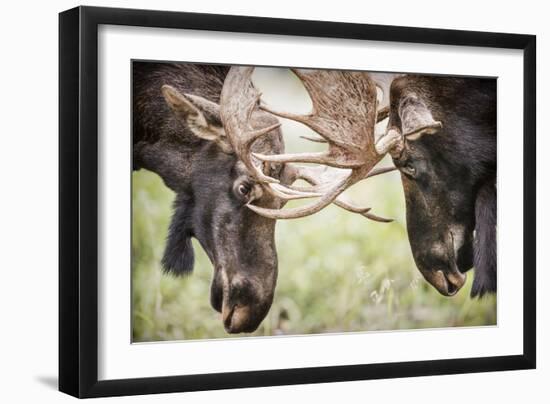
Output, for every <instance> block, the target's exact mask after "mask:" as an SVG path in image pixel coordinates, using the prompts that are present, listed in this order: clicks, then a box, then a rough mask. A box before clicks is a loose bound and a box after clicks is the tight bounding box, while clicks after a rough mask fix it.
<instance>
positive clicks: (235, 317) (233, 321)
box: [222, 303, 259, 334]
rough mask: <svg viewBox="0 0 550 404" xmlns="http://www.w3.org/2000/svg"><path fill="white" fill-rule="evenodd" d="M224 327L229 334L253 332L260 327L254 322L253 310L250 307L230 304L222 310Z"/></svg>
mask: <svg viewBox="0 0 550 404" xmlns="http://www.w3.org/2000/svg"><path fill="white" fill-rule="evenodd" d="M222 318H223V326H224V328H225V330H226V331H227V332H228V333H231V334H237V333H240V332H253V331H254V330H256V328H257V327H258V325H259V322H258V324H255V323H254V321H251V320H252V316H251V310H250V307H248V306H240V305H233V306H232V307H231V306H230V305H228V304H225V303H224V305H223V308H222Z"/></svg>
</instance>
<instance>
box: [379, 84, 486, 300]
mask: <svg viewBox="0 0 550 404" xmlns="http://www.w3.org/2000/svg"><path fill="white" fill-rule="evenodd" d="M387 128H388V129H387V133H386V134H385V136H386V137H388V138H393V139H399V141H398V142H397V143H396V144H394V146H393V148H392V150H391V151H390V154H391V156H392V158H393V162H394V164H395V166H396V167H397V168H398V169H399V171H400V172H401V180H402V184H403V190H404V193H405V202H406V213H407V231H408V236H409V242H410V245H411V249H412V253H413V256H414V260H415V262H416V265H417V267H418V268H419V270H420V272H421V273H422V275H423V276H424V278H425V279H426V280H427V281H428V282H429V283H431V284H432V285H433V286H434V287H435V288H436V289H437V290H438V291H439V292H440V293H441V294H443V295H445V296H452V295H454V294H456V293H457V292H458V290H459V289H460V288H461V287H462V286H463V285H464V283H465V280H466V272H467V271H469V270H470V269H471V268H472V267H473V268H474V269H475V274H474V281H473V284H472V290H471V296H472V297H476V296H479V297H481V296H483V295H484V294H486V293H493V292H496V288H497V268H496V209H497V198H496V80H494V79H477V78H466V79H462V78H448V77H434V76H432V77H428V76H419V75H405V76H402V77H399V78H396V79H395V80H393V81H392V83H391V88H390V105H389V122H388V126H387Z"/></svg>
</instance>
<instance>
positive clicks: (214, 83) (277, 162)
mask: <svg viewBox="0 0 550 404" xmlns="http://www.w3.org/2000/svg"><path fill="white" fill-rule="evenodd" d="M253 70H254V68H253V67H237V66H234V67H231V68H230V67H228V66H212V65H199V64H172V63H150V62H134V63H133V169H134V170H138V169H140V168H144V169H147V170H150V171H153V172H155V173H157V174H158V175H159V176H160V177H161V178H162V179H163V181H164V183H165V184H166V186H168V187H169V188H170V189H172V190H173V191H174V192H175V194H176V197H175V201H174V207H173V209H174V212H173V217H172V220H171V224H170V227H169V234H168V237H167V242H166V247H165V251H164V256H163V259H162V265H163V267H164V269H165V271H167V272H171V273H173V274H176V275H182V274H187V273H189V272H191V270H192V268H193V262H194V253H193V247H192V244H191V238H192V237H194V238H196V239H197V240H198V241H199V243H200V244H201V246H202V247H203V249H204V250H205V252H206V254H207V255H208V257H209V259H210V261H211V262H212V264H213V267H214V274H213V280H212V284H211V293H210V302H211V305H212V307H213V308H214V309H215V310H217V311H218V312H221V313H222V317H223V324H224V327H225V329H226V331H227V332H229V333H239V332H252V331H254V330H255V329H256V328H257V327H258V325H259V324H260V323H261V321H262V320H263V318H264V317H265V316H266V314H267V312H268V311H269V308H270V306H271V304H272V301H273V296H274V289H275V285H276V281H277V252H276V248H275V242H274V230H275V223H276V220H277V219H290V218H298V217H304V216H307V215H310V214H313V213H315V212H317V211H319V210H321V209H323V208H324V207H325V206H327V205H329V204H331V203H335V204H337V205H338V206H340V207H342V208H343V209H347V210H349V211H351V212H354V213H359V214H361V215H362V216H364V217H366V218H369V219H373V220H378V221H385V220H384V219H383V218H380V217H378V216H375V215H373V214H372V213H370V212H369V209H368V208H362V207H356V206H353V205H351V204H349V203H348V202H346V201H344V200H342V199H341V198H340V197H339V195H340V194H341V193H342V192H343V191H344V190H345V189H347V188H348V187H349V186H351V185H353V184H354V183H356V182H357V181H360V180H362V179H364V178H367V177H369V176H372V175H376V174H379V173H383V172H386V171H388V170H387V169H379V170H376V169H373V167H374V166H375V165H376V164H377V163H378V162H379V161H380V160H381V159H382V157H383V156H384V155H385V154H386V153H387V151H388V150H389V149H390V147H391V146H392V145H391V144H389V143H388V145H387V146H384V147H381V146H380V145H378V146H377V147H375V137H374V126H375V122H376V119H377V118H376V115H377V111H376V86H375V83H374V82H373V80H372V79H371V78H370V76H369V74H368V73H364V72H338V71H319V70H294V71H295V73H296V74H297V76H298V77H299V78H300V79H301V80H302V82H303V83H304V86H305V87H306V89H307V90H308V92H309V94H310V96H311V99H312V102H313V111H312V112H311V113H310V114H308V115H304V116H296V115H292V114H287V113H280V112H279V113H278V112H275V111H272V110H270V109H269V108H268V107H267V106H265V105H262V104H261V103H260V94H259V93H258V91H257V90H256V88H255V87H254V86H253V85H252V82H251V75H252V73H253ZM328 84H330V85H328ZM274 115H279V116H284V117H287V118H290V119H294V120H297V121H299V122H302V123H304V124H306V125H308V126H310V127H311V128H312V129H314V130H315V131H316V132H317V133H318V134H319V135H320V136H321V139H322V140H323V141H325V142H327V143H328V145H329V148H328V151H327V152H323V153H301V154H285V153H284V141H283V138H282V134H281V131H280V129H279V125H280V123H279V122H278V120H277V118H275V117H274ZM317 140H318V139H317ZM296 162H306V163H318V164H320V166H317V167H312V166H299V165H296V164H294V163H296ZM297 179H303V180H305V181H307V182H309V183H310V184H311V186H309V187H306V188H304V187H300V186H297V185H293V183H294V182H295V181H296V180H297ZM301 198H317V200H316V201H315V202H313V203H311V204H307V205H305V206H300V207H296V208H291V209H283V206H284V204H285V203H286V202H287V201H288V200H292V199H301Z"/></svg>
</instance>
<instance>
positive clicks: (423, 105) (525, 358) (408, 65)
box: [59, 7, 536, 397]
mask: <svg viewBox="0 0 550 404" xmlns="http://www.w3.org/2000/svg"><path fill="white" fill-rule="evenodd" d="M59 24H60V25H59V26H60V36H59V38H60V52H59V55H60V60H59V64H60V66H59V79H60V90H59V91H60V119H59V122H60V269H59V271H60V273H59V276H60V280H59V282H60V297H59V298H60V303H59V310H60V323H59V346H60V350H59V351H60V354H59V355H60V358H59V387H60V390H61V391H63V392H66V393H68V394H71V395H74V396H77V397H99V396H113V395H130V394H147V393H160V392H180V391H193V390H206V389H222V388H237V387H254V386H270V385H282V384H298V383H320V382H332V381H346V380H360V379H378V378H392V377H408V376H421V375H438V374H453V373H465V372H486V371H498V370H511V369H529V368H534V367H535V357H536V355H535V352H536V342H535V309H536V307H535V301H536V297H535V126H536V125H535V119H536V116H535V99H536V96H535V95H536V93H535V90H536V88H535V65H536V63H535V58H536V56H535V55H536V53H535V52H536V49H535V48H536V41H535V37H534V36H531V35H519V34H500V33H485V32H467V31H450V30H436V29H422V28H409V27H389V26H374V25H364V24H345V23H337V22H321V21H299V20H284V19H271V18H259V17H239V16H224V15H211V14H194V13H179V12H164V11H162V12H161V11H146V10H125V9H108V8H94V7H78V8H75V9H72V10H68V11H65V12H63V13H61V14H60V19H59ZM520 160H521V161H520ZM411 347H412V348H414V349H411Z"/></svg>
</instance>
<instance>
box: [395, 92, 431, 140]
mask: <svg viewBox="0 0 550 404" xmlns="http://www.w3.org/2000/svg"><path fill="white" fill-rule="evenodd" d="M398 113H399V118H400V119H401V129H402V133H403V136H404V137H405V138H406V139H407V140H412V141H414V140H418V139H420V138H421V137H422V136H424V135H426V134H429V135H431V134H433V133H436V132H437V131H438V130H439V129H441V127H442V124H441V122H439V121H436V120H434V118H433V116H432V113H431V112H430V110H429V109H428V107H427V106H426V104H424V102H422V100H420V99H419V98H418V97H417V96H416V95H414V94H410V95H407V96H406V97H403V98H402V99H401V102H400V103H399V109H398Z"/></svg>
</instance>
